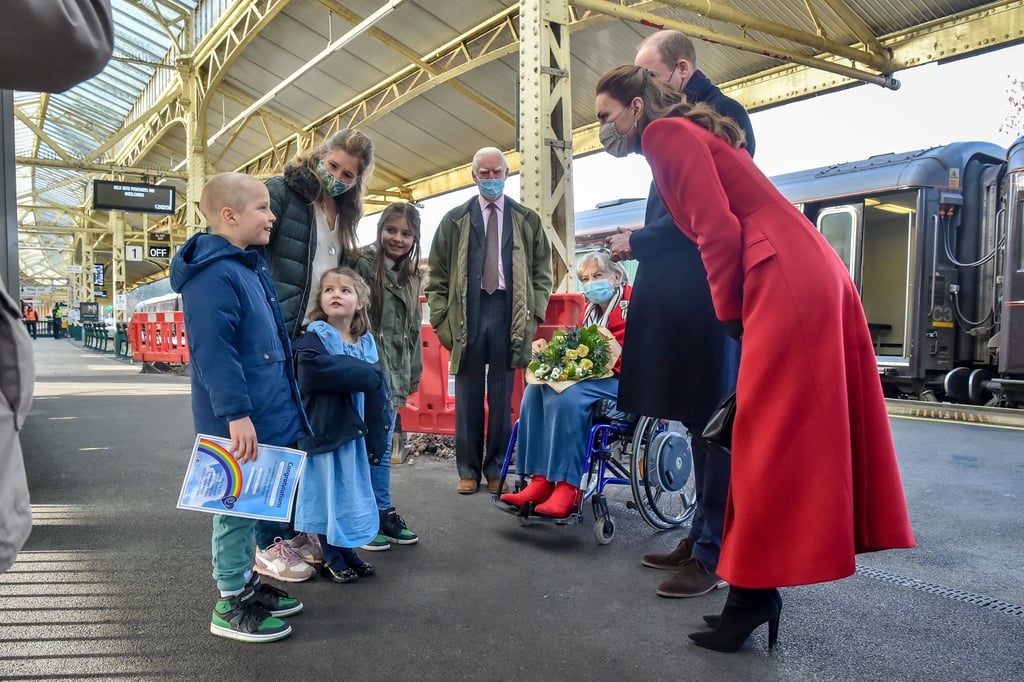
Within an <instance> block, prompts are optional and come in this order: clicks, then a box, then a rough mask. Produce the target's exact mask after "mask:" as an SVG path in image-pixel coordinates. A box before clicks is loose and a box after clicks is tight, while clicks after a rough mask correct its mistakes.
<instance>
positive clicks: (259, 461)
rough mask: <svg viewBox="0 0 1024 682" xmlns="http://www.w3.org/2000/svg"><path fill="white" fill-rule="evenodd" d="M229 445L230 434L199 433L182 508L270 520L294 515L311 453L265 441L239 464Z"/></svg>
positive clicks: (183, 490)
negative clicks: (210, 434)
mask: <svg viewBox="0 0 1024 682" xmlns="http://www.w3.org/2000/svg"><path fill="white" fill-rule="evenodd" d="M230 447H231V441H230V440H229V439H226V438H220V437H217V436H209V435H206V434H202V433H201V434H198V435H197V436H196V440H195V444H194V445H193V447H192V452H191V453H190V455H189V460H188V467H187V468H186V470H185V480H184V481H183V482H182V485H181V493H180V494H179V496H178V505H177V506H178V508H179V509H191V510H194V511H202V512H207V513H210V514H228V515H230V516H243V517H247V518H252V519H267V520H271V521H287V520H288V519H289V518H291V512H292V505H293V504H294V503H295V491H296V489H297V488H298V481H299V477H300V476H301V475H302V468H303V466H304V465H305V462H306V453H304V452H302V451H301V450H293V449H291V448H282V447H278V446H273V445H264V444H260V445H259V451H258V454H257V457H256V460H255V461H253V462H249V463H247V464H240V463H239V461H238V460H237V459H236V458H235V456H234V455H233V454H232V453H231V451H230Z"/></svg>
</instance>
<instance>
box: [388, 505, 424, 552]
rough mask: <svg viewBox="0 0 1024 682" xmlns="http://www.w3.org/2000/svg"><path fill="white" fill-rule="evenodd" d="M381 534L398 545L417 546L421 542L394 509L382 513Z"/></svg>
mask: <svg viewBox="0 0 1024 682" xmlns="http://www.w3.org/2000/svg"><path fill="white" fill-rule="evenodd" d="M380 534H381V535H383V536H384V537H385V538H387V539H388V540H389V541H391V542H393V543H394V544H396V545H415V544H416V543H417V542H419V541H420V538H419V536H418V535H416V533H413V532H412V531H411V530H409V527H408V526H406V525H405V519H403V518H402V517H401V516H400V515H399V514H398V512H397V511H395V508H394V507H391V508H390V509H388V510H387V511H382V512H381V513H380Z"/></svg>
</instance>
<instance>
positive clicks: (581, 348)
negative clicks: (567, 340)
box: [576, 343, 590, 358]
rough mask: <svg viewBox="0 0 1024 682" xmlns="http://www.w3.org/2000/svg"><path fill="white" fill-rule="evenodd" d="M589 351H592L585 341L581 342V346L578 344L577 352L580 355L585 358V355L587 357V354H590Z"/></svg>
mask: <svg viewBox="0 0 1024 682" xmlns="http://www.w3.org/2000/svg"><path fill="white" fill-rule="evenodd" d="M589 352H590V348H588V347H587V344H585V343H581V344H580V345H579V346H578V347H577V348H576V353H577V354H579V356H580V357H581V358H585V357H587V354H588V353H589Z"/></svg>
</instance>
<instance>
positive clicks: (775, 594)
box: [690, 585, 782, 653]
mask: <svg viewBox="0 0 1024 682" xmlns="http://www.w3.org/2000/svg"><path fill="white" fill-rule="evenodd" d="M781 612H782V597H780V596H779V591H778V590H776V589H768V590H752V589H747V588H744V587H736V586H735V585H733V586H731V587H729V597H728V598H727V599H726V600H725V608H724V609H722V615H721V620H720V621H719V622H718V627H716V628H715V629H714V630H711V631H710V632H694V633H692V634H690V639H692V640H693V641H694V642H695V643H696V644H697V645H698V646H702V647H704V648H706V649H714V650H715V651H724V652H726V653H732V652H734V651H737V650H738V649H739V648H740V647H741V646H743V643H744V642H745V641H747V638H748V637H750V633H752V632H753V631H754V630H756V629H757V628H758V627H759V626H761V625H762V624H764V623H768V648H769V649H771V648H772V647H774V646H775V641H776V640H777V639H778V636H779V615H780V614H781Z"/></svg>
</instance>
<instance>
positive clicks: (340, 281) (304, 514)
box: [294, 268, 390, 583]
mask: <svg viewBox="0 0 1024 682" xmlns="http://www.w3.org/2000/svg"><path fill="white" fill-rule="evenodd" d="M369 295H370V292H369V288H368V287H367V285H366V283H365V282H364V281H363V279H362V278H361V277H359V275H358V274H356V273H355V271H353V270H351V269H349V268H334V269H332V270H329V271H327V272H326V273H325V274H324V275H323V276H322V277H321V278H320V291H319V294H318V298H317V307H316V310H315V311H314V312H313V313H312V314H311V319H312V320H313V321H312V322H310V323H309V325H308V327H307V328H306V331H305V333H304V334H303V335H302V336H300V337H299V338H298V339H297V340H296V341H295V343H294V348H295V356H296V365H297V377H298V383H299V390H300V392H301V393H302V400H303V406H304V407H305V409H306V413H307V415H308V416H309V419H310V424H311V425H312V427H313V436H312V437H311V438H310V439H308V441H305V442H300V443H299V447H300V448H301V449H303V450H305V451H306V452H307V453H308V457H307V458H306V466H305V470H304V471H303V472H302V478H301V479H300V480H299V491H298V500H297V502H296V510H295V528H296V529H297V530H299V531H301V532H305V533H315V534H316V535H318V536H319V538H320V543H321V545H322V546H323V550H324V560H323V566H322V567H321V572H322V574H323V575H324V577H326V578H328V579H329V580H332V581H334V582H339V583H348V582H355V581H356V580H358V579H359V578H360V577H363V578H365V577H369V576H371V575H373V573H374V567H373V566H372V565H370V564H368V563H366V562H365V561H363V560H362V559H361V558H359V556H358V555H357V554H356V553H355V549H354V548H356V547H359V546H361V545H365V544H366V543H368V542H370V541H371V540H373V539H374V538H375V537H376V536H377V531H378V530H379V519H380V517H379V514H378V513H377V503H376V500H375V498H374V495H373V487H372V485H371V482H370V463H369V459H368V452H369V453H373V452H377V453H378V454H379V453H380V451H382V449H383V448H384V447H385V446H386V436H387V423H386V420H387V416H388V414H389V409H390V395H389V393H388V386H387V380H386V379H385V377H384V373H383V372H382V370H381V369H380V367H378V366H377V365H376V364H375V363H376V362H377V347H376V344H375V343H374V340H373V334H371V333H370V324H369V318H368V316H367V305H368V301H369Z"/></svg>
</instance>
